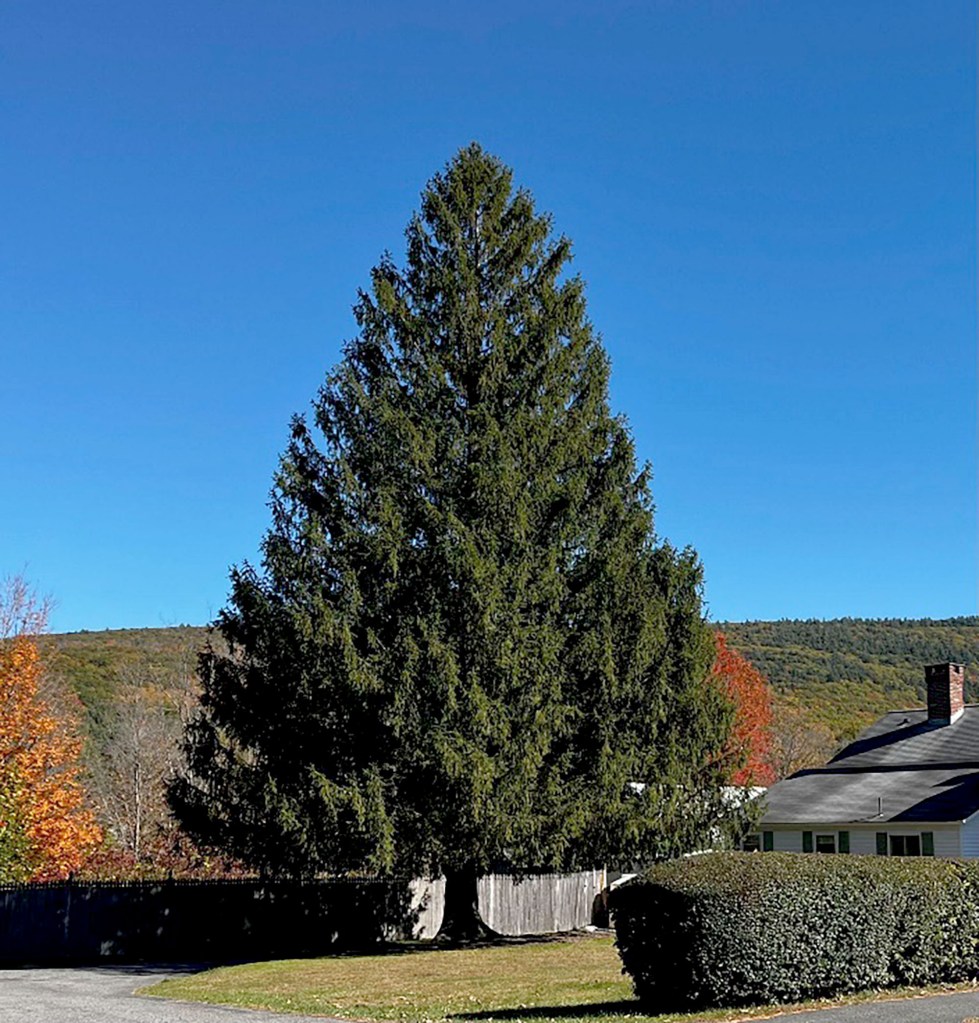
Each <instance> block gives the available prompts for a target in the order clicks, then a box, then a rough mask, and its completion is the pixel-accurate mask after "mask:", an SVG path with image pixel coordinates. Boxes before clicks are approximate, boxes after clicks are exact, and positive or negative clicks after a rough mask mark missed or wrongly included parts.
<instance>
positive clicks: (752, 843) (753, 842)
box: [741, 833, 761, 852]
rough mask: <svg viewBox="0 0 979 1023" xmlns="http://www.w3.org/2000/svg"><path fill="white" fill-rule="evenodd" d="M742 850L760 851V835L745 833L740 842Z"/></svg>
mask: <svg viewBox="0 0 979 1023" xmlns="http://www.w3.org/2000/svg"><path fill="white" fill-rule="evenodd" d="M741 848H742V849H743V850H744V852H761V835H759V834H757V833H755V834H754V835H745V836H744V839H743V840H742V842H741Z"/></svg>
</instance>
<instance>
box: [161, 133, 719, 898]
mask: <svg viewBox="0 0 979 1023" xmlns="http://www.w3.org/2000/svg"><path fill="white" fill-rule="evenodd" d="M569 259H570V246H569V243H568V242H567V240H566V239H564V238H561V237H555V236H553V235H552V233H551V230H550V221H549V218H547V217H546V216H542V215H540V214H538V213H536V212H535V210H534V206H533V202H532V200H531V198H530V196H529V195H528V194H527V193H526V192H524V191H516V190H514V189H513V187H512V183H511V175H510V172H509V171H508V170H507V168H505V167H504V166H503V165H501V164H500V163H499V162H498V161H497V160H496V159H494V158H492V157H490V156H488V155H487V154H485V153H484V152H482V151H481V150H480V148H479V147H478V146H475V145H474V146H471V147H469V148H467V149H465V150H463V151H462V152H460V153H459V154H458V155H457V156H456V158H455V159H454V160H453V161H452V162H451V163H450V165H449V166H448V167H447V168H446V170H445V172H444V173H442V174H439V175H437V176H436V177H435V178H434V179H433V180H432V181H431V183H430V184H429V186H428V188H427V189H426V190H425V192H424V193H423V195H422V204H421V211H420V213H419V214H418V215H417V216H416V217H415V218H414V219H413V220H412V222H411V223H410V225H409V227H408V229H407V260H406V264H405V266H404V267H403V268H401V267H398V266H396V265H395V263H394V262H393V260H392V259H391V258H385V259H383V260H382V261H381V263H380V264H379V265H378V266H377V267H375V269H374V271H373V278H372V286H371V289H370V291H369V292H365V293H363V294H361V296H360V301H359V303H358V304H357V306H356V309H355V312H356V317H357V321H358V324H359V326H360V333H359V336H358V337H357V338H356V339H355V340H353V341H351V342H350V343H349V344H348V345H347V347H346V354H345V357H344V359H343V361H342V362H341V363H340V365H339V366H338V367H336V369H335V370H334V371H333V373H332V374H331V375H330V376H329V378H328V379H327V381H326V384H325V385H324V386H323V388H322V389H321V391H320V393H319V396H318V398H317V399H316V401H315V402H314V406H313V415H312V421H311V422H307V420H306V419H304V418H299V417H297V418H296V419H295V420H294V422H293V424H292V437H291V441H290V443H289V446H288V449H287V450H286V452H285V454H284V455H283V457H282V460H281V466H280V469H279V472H278V475H277V478H276V482H275V488H274V491H273V495H272V511H273V524H272V527H271V529H270V531H269V533H268V534H267V536H266V538H265V542H264V547H263V551H264V554H263V570H262V571H258V570H256V569H253V568H252V567H250V566H247V565H246V566H244V567H242V568H240V569H238V570H236V571H235V572H234V573H233V576H232V592H231V597H230V603H229V606H228V607H227V609H226V610H225V611H223V612H222V614H221V615H220V617H219V619H218V622H217V628H218V630H219V632H220V634H221V636H222V637H223V639H224V640H225V641H226V642H227V645H228V649H229V650H230V654H227V655H226V654H224V653H223V652H221V651H218V650H212V651H210V652H208V653H207V654H206V655H205V657H204V658H203V660H202V665H201V680H202V683H203V686H204V694H203V712H202V714H201V715H200V716H199V717H198V718H197V719H196V720H195V721H194V722H193V724H192V725H191V727H190V730H189V732H188V742H187V752H188V757H189V763H190V768H191V770H190V774H189V776H188V777H186V778H184V779H182V780H181V781H180V782H179V783H178V784H177V785H175V787H174V789H173V793H172V795H173V805H174V806H175V808H176V809H177V811H178V813H179V815H180V817H181V819H182V820H183V822H184V823H185V825H186V827H187V828H188V829H189V830H190V831H191V833H192V834H193V835H194V836H195V837H197V838H198V839H199V840H200V841H202V842H204V843H208V844H215V845H218V846H221V847H222V848H224V849H226V850H228V851H229V852H231V853H232V854H233V855H234V856H236V857H240V858H242V859H243V860H245V861H247V862H249V863H252V864H254V865H256V866H258V867H260V868H262V869H265V870H268V871H272V872H276V873H281V874H293V875H302V874H310V873H314V872H316V871H320V870H327V869H330V870H335V869H348V868H351V869H352V868H361V867H367V868H370V869H374V870H379V871H389V870H394V869H398V870H403V871H405V872H407V873H416V872H425V871H430V872H440V871H446V872H447V873H448V874H449V875H450V876H454V874H456V873H459V874H461V875H465V876H466V877H469V878H470V879H472V880H473V882H474V878H475V875H476V873H478V872H482V871H485V870H487V869H488V868H489V867H490V866H491V865H492V864H495V863H498V862H500V861H506V862H510V863H516V864H518V865H522V866H530V865H533V866H537V867H547V866H561V867H573V866H575V865H578V864H593V863H596V862H602V861H603V860H604V859H605V858H606V857H610V856H615V857H616V858H624V859H634V858H645V859H648V858H651V857H656V856H664V855H669V854H673V853H676V852H679V851H681V850H683V849H686V848H691V847H696V846H697V845H698V844H699V843H701V842H703V841H704V840H705V835H706V834H707V831H708V828H709V827H710V826H711V824H712V823H713V822H714V821H715V820H716V818H717V817H718V816H719V815H722V814H723V812H724V808H723V804H722V801H721V799H720V786H721V783H722V781H723V778H724V775H725V772H726V770H727V765H724V764H722V763H720V762H719V761H718V759H717V758H716V756H715V754H716V752H717V751H718V750H720V749H722V748H723V747H724V741H725V738H726V735H727V732H728V729H729V727H730V723H731V707H730V706H729V705H728V704H727V702H726V700H725V699H724V698H723V697H722V696H721V695H720V693H719V692H717V691H716V688H717V687H711V686H706V685H704V680H705V677H706V675H707V672H708V669H709V667H710V663H711V659H712V655H713V647H712V638H711V635H710V633H709V630H708V629H707V627H706V625H705V623H704V621H703V618H702V611H701V603H700V590H701V570H700V565H699V563H698V561H697V559H696V557H695V556H694V554H693V553H692V552H689V551H686V552H677V551H676V550H674V549H672V548H671V547H669V546H668V545H666V544H662V543H657V542H656V540H655V538H654V534H653V518H652V501H651V498H650V493H649V488H648V472H647V470H646V469H638V470H637V467H636V465H635V458H634V451H633V443H632V440H631V437H630V435H629V432H628V430H627V428H626V426H625V423H624V422H623V421H622V420H621V419H620V418H619V417H616V416H614V415H612V414H611V412H610V410H609V408H608V376H609V365H608V358H607V356H606V353H605V351H604V349H603V348H602V345H601V344H600V342H599V339H598V338H597V336H596V335H595V333H594V332H593V330H592V328H591V326H590V324H589V322H588V320H587V318H586V314H585V300H584V286H583V283H582V281H581V280H580V279H578V278H576V277H569V276H566V275H565V271H566V267H567V264H568V261H569ZM636 781H641V782H648V783H649V784H648V785H647V786H646V788H645V789H644V790H643V791H641V792H637V791H635V790H634V788H633V787H631V786H630V783H631V782H636Z"/></svg>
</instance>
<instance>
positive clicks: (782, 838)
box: [772, 831, 802, 852]
mask: <svg viewBox="0 0 979 1023" xmlns="http://www.w3.org/2000/svg"><path fill="white" fill-rule="evenodd" d="M772 844H773V845H774V846H775V852H802V832H801V831H776V832H775V833H774V834H773V835H772Z"/></svg>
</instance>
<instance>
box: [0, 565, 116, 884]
mask: <svg viewBox="0 0 979 1023" xmlns="http://www.w3.org/2000/svg"><path fill="white" fill-rule="evenodd" d="M10 592H11V590H10V585H9V584H8V585H7V590H6V595H8V596H9V594H10ZM0 603H3V596H2V595H0ZM8 603H9V602H8ZM2 613H3V612H2V611H0V617H2ZM31 624H32V626H36V624H37V623H36V622H32V623H31ZM41 678H42V670H41V660H40V656H39V654H38V649H37V644H36V643H35V641H34V639H33V637H32V636H31V635H28V634H25V633H23V632H21V633H19V634H15V635H13V636H8V637H7V638H3V639H0V880H6V881H18V880H51V879H55V878H62V877H67V876H68V874H70V873H72V872H73V871H75V870H77V869H78V867H79V866H81V864H82V862H83V861H84V859H85V857H86V856H87V855H88V853H89V852H90V851H91V850H92V849H94V848H95V847H96V846H97V845H98V844H99V843H100V842H101V840H102V833H101V830H100V829H99V827H98V825H97V824H96V822H95V818H94V817H93V815H92V813H91V811H90V810H89V809H88V807H87V805H86V801H85V791H84V788H83V787H82V782H81V777H80V775H81V764H80V761H79V758H80V755H81V746H82V744H81V741H80V740H79V739H78V738H77V737H75V736H74V735H73V734H72V732H71V729H70V725H69V723H67V722H62V721H59V720H58V718H57V717H56V716H55V715H54V714H53V713H52V711H51V709H50V708H49V706H48V705H47V703H46V702H45V701H44V700H43V699H42V698H41V694H40V687H41Z"/></svg>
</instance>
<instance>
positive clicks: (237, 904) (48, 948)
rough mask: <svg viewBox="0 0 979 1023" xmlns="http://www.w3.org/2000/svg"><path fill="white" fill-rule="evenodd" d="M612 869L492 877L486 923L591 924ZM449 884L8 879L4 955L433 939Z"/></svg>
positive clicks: (26, 957) (36, 959)
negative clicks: (23, 882) (607, 871)
mask: <svg viewBox="0 0 979 1023" xmlns="http://www.w3.org/2000/svg"><path fill="white" fill-rule="evenodd" d="M603 880H604V873H603V872H602V871H586V872H583V873H580V874H562V875H555V874H542V875H532V876H529V877H526V878H524V879H522V880H521V879H516V878H513V877H509V876H501V875H493V876H490V877H484V878H482V879H481V881H480V883H479V903H480V911H481V913H482V915H483V919H484V920H485V921H486V923H487V924H489V926H490V927H493V928H494V929H495V930H498V931H500V932H501V933H503V934H509V935H518V934H545V933H550V932H556V931H565V930H573V929H575V928H579V927H584V926H586V925H587V924H589V923H591V919H592V906H593V904H594V903H595V901H596V897H597V896H598V895H599V894H600V892H601V889H602V885H603ZM444 894H445V882H444V881H443V880H441V879H439V880H435V881H390V880H373V881H372V880H330V881H315V882H308V883H289V882H274V883H273V882H262V881H196V882H195V881H163V882H133V883H111V882H92V883H72V882H68V883H65V884H40V885H6V886H0V962H2V963H5V964H8V965H10V964H25V963H50V962H98V961H102V960H114V961H117V962H136V961H155V962H177V961H183V962H190V961H209V962H218V961H229V960H246V959H260V958H273V957H287V956H302V955H318V954H324V953H327V952H330V951H334V950H338V949H345V948H370V947H372V946H375V945H377V944H379V943H381V942H383V941H385V940H398V939H406V938H425V937H431V936H433V935H434V934H435V933H436V932H437V931H438V927H439V924H440V923H441V919H442V910H443V906H444Z"/></svg>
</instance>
